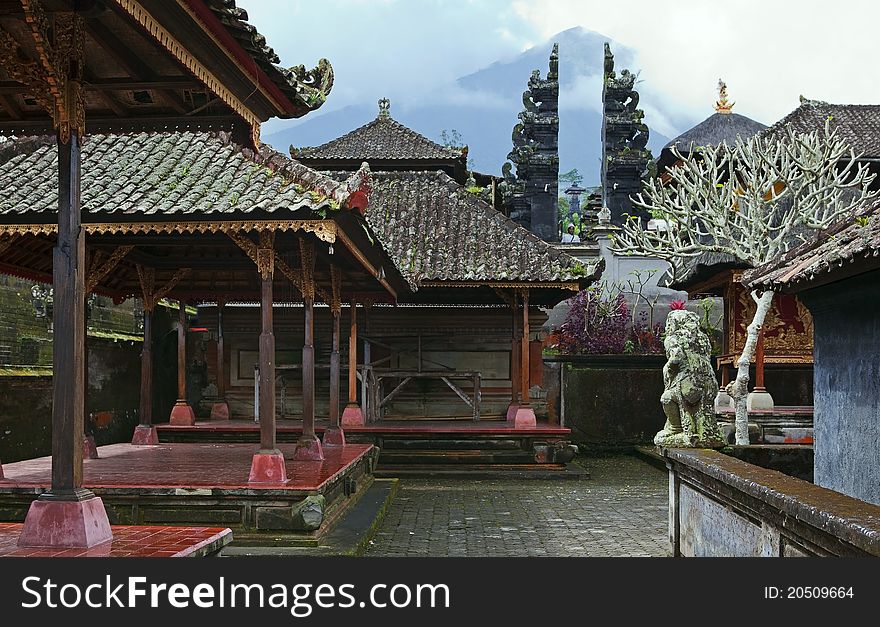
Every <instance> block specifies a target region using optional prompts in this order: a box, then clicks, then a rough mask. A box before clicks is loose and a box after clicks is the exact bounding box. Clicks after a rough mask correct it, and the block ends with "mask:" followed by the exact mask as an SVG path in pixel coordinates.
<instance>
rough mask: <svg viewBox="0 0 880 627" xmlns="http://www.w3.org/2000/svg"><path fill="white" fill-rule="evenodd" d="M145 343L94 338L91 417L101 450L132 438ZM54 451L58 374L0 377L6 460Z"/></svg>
mask: <svg viewBox="0 0 880 627" xmlns="http://www.w3.org/2000/svg"><path fill="white" fill-rule="evenodd" d="M140 350H141V345H140V343H139V342H114V341H112V340H102V339H95V338H91V339H90V340H89V377H88V383H89V388H88V393H87V395H86V419H87V423H88V425H89V427H90V428H91V429H92V432H93V434H94V436H95V439H96V441H97V443H98V445H99V446H101V445H104V444H111V443H115V442H126V441H129V440H131V435H132V431H133V430H134V426H135V425H136V424H137V417H138V413H137V409H138V404H139V393H140ZM51 452H52V376H51V374H31V375H17V376H0V461H2V462H3V463H9V462H14V461H18V460H21V459H31V458H34V457H41V456H44V455H50V454H51Z"/></svg>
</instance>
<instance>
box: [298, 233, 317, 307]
mask: <svg viewBox="0 0 880 627" xmlns="http://www.w3.org/2000/svg"><path fill="white" fill-rule="evenodd" d="M299 257H300V266H301V268H302V271H301V274H302V295H303V299H304V300H306V301H312V302H314V300H315V245H314V244H313V243H312V242H311V241H310V240H307V239H306V238H304V237H300V238H299Z"/></svg>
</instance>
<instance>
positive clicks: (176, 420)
mask: <svg viewBox="0 0 880 627" xmlns="http://www.w3.org/2000/svg"><path fill="white" fill-rule="evenodd" d="M170 422H171V424H173V425H181V426H184V427H191V426H193V425H194V424H196V415H195V414H194V413H193V410H192V407H190V406H189V405H187V403H186V401H177V402H176V403H174V407H172V408H171V420H170Z"/></svg>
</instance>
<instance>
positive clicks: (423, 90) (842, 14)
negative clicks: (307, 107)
mask: <svg viewBox="0 0 880 627" xmlns="http://www.w3.org/2000/svg"><path fill="white" fill-rule="evenodd" d="M238 4H239V6H242V7H244V8H245V9H247V11H248V13H249V14H250V20H251V22H252V23H253V24H254V25H255V26H256V27H257V28H258V29H259V30H260V32H262V33H263V34H264V35H266V38H267V40H268V41H269V43H270V44H271V45H272V46H273V47H274V48H275V50H276V52H278V54H279V55H280V57H281V59H282V64H283V65H286V66H291V65H297V64H300V63H304V64H306V65H307V66H308V67H313V66H314V65H315V63H316V61H317V60H318V59H319V58H320V57H326V58H328V59H330V61H331V63H332V64H333V67H334V70H335V73H336V85H335V87H334V88H333V92H332V93H331V95H330V99H329V100H328V102H327V104H326V105H325V107H327V108H328V109H335V108H339V107H342V106H345V105H348V104H352V103H370V104H372V103H375V101H376V99H377V98H379V97H382V96H388V97H390V98H391V99H392V100H395V101H398V102H400V101H403V102H405V101H406V100H407V99H413V98H422V97H424V96H425V94H429V93H430V92H431V91H434V90H442V89H443V87H444V86H445V85H448V84H449V83H450V82H452V81H454V80H455V79H456V78H458V77H459V76H462V75H464V74H468V73H471V72H473V71H476V70H478V69H480V68H482V67H485V66H486V65H489V64H490V63H492V62H494V61H496V60H503V59H506V58H511V57H513V56H515V55H516V54H518V53H519V52H521V51H522V50H524V49H526V48H528V47H530V46H532V45H535V44H538V43H542V42H544V41H546V40H547V39H549V38H550V37H552V36H553V35H554V34H555V33H557V32H559V31H562V30H565V29H567V28H570V27H573V26H582V27H584V28H586V29H589V30H593V31H596V32H599V33H602V34H603V35H606V36H607V37H609V38H611V39H613V40H615V41H617V42H619V43H621V44H624V45H626V46H628V47H630V48H632V49H633V50H634V51H635V52H636V55H637V56H636V64H635V66H636V67H635V69H637V70H640V71H641V74H640V78H641V80H642V81H643V83H642V91H643V93H657V94H662V97H663V98H664V99H665V100H666V101H667V102H674V103H676V105H677V106H679V107H681V109H682V113H686V114H689V115H688V116H687V117H692V118H693V119H694V120H695V121H699V120H701V119H703V118H705V117H708V115H710V114H711V113H712V109H711V105H712V103H713V102H714V99H715V96H716V85H717V82H718V79H719V78H723V79H724V80H725V81H726V82H727V85H728V88H729V91H730V96H731V99H732V100H735V101H736V103H737V104H736V107H735V109H734V111H735V112H737V113H742V114H743V115H748V116H750V117H753V118H755V119H757V120H759V121H761V122H764V123H767V124H770V123H772V122H774V121H776V120H778V119H779V118H781V117H782V116H783V115H785V114H786V113H788V112H789V111H791V110H792V109H794V108H795V107H796V106H797V105H798V96H799V95H800V94H803V95H805V96H807V97H809V98H814V99H819V100H827V101H830V102H838V103H880V80H878V75H877V74H878V71H877V69H876V67H877V66H876V62H877V58H878V56H880V39H878V36H877V28H878V23H880V2H877V1H872V0H836V1H834V2H829V1H828V0H727V1H717V0H674V1H672V2H662V1H660V0H541V1H537V0H514V1H513V2H511V1H510V0H238ZM560 57H561V59H560V63H564V62H565V52H564V50H562V51H560ZM597 98H598V95H597ZM643 100H644V99H643ZM644 104H647V103H644ZM312 115H314V114H312ZM274 126H275V125H274V124H272V123H270V124H269V125H268V127H267V128H266V129H264V133H270V132H271V131H272V130H273V128H274ZM664 130H665V131H666V132H667V134H668V132H669V131H677V132H681V131H683V130H686V129H683V128H681V129H664Z"/></svg>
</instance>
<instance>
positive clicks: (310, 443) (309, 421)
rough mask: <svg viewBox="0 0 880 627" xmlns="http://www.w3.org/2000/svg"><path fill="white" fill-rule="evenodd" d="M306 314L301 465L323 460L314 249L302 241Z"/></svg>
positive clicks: (298, 456) (298, 445)
mask: <svg viewBox="0 0 880 627" xmlns="http://www.w3.org/2000/svg"><path fill="white" fill-rule="evenodd" d="M299 243H300V257H301V259H302V286H303V288H302V291H303V312H304V319H305V341H304V343H303V349H302V373H303V375H302V376H303V378H302V393H303V432H302V435H301V436H300V438H299V440H298V441H297V443H296V450H295V451H294V453H293V458H294V459H296V460H299V461H320V460H323V459H324V450H323V448H322V447H321V440H319V439H318V436H316V435H315V248H314V245H313V244H312V243H311V242H310V241H308V240H306V239H305V238H301V239H300V240H299Z"/></svg>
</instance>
